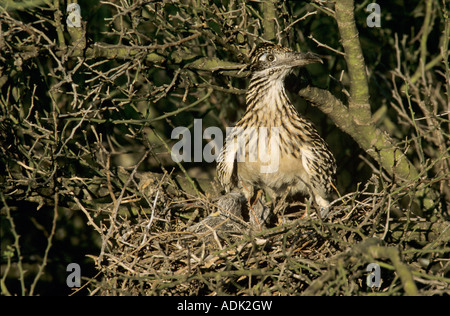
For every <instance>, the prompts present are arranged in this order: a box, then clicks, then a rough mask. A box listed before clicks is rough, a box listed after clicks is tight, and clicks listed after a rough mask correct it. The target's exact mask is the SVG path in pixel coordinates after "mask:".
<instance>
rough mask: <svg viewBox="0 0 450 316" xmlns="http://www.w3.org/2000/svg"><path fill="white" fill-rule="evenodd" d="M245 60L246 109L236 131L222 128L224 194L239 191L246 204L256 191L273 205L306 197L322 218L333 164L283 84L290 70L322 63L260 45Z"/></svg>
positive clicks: (219, 159) (278, 47)
mask: <svg viewBox="0 0 450 316" xmlns="http://www.w3.org/2000/svg"><path fill="white" fill-rule="evenodd" d="M249 60H250V63H249V65H248V66H249V68H250V83H249V86H248V89H247V92H246V107H247V108H246V111H245V113H244V115H243V116H242V118H241V119H240V120H239V121H238V122H237V123H236V124H235V126H234V127H231V128H227V134H226V138H225V141H224V145H223V147H222V149H221V150H220V152H219V155H218V157H217V166H216V170H217V178H218V180H219V182H220V184H221V185H222V186H223V187H224V189H225V191H226V192H232V191H234V190H238V191H241V192H242V191H243V193H244V195H245V197H246V199H247V200H248V201H249V202H250V199H251V198H253V197H254V194H255V192H257V191H256V190H258V191H259V190H263V191H264V192H266V193H267V194H268V195H269V196H270V198H271V200H273V201H275V200H278V199H280V198H281V197H283V196H286V197H293V196H296V195H297V194H301V195H303V196H308V195H309V197H310V198H311V199H313V200H314V201H315V202H316V203H317V205H318V206H319V207H320V211H321V212H322V214H326V213H327V212H328V211H327V210H328V208H329V205H330V197H331V195H332V192H333V188H335V185H334V183H335V176H336V160H335V158H334V156H333V154H332V152H331V150H330V148H329V146H328V144H327V143H326V142H325V141H324V140H323V138H322V137H321V136H320V135H319V133H318V131H317V129H316V128H315V127H314V125H313V123H311V122H310V121H309V120H308V119H306V118H304V117H303V116H302V115H300V114H299V112H298V111H297V110H296V109H295V107H294V105H293V104H292V102H291V101H290V99H289V97H288V95H287V93H286V88H285V79H286V77H287V76H288V75H289V74H291V73H292V72H293V70H294V69H295V68H297V67H304V66H306V65H308V64H312V63H322V59H321V58H320V57H319V56H318V55H316V54H314V53H311V52H306V53H304V52H296V51H293V50H292V49H290V48H287V47H284V46H281V45H278V44H272V43H264V44H262V45H259V46H258V47H257V48H256V49H255V51H254V52H253V54H251V56H250V59H249ZM261 149H262V150H261Z"/></svg>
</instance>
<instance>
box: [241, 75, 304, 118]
mask: <svg viewBox="0 0 450 316" xmlns="http://www.w3.org/2000/svg"><path fill="white" fill-rule="evenodd" d="M246 103H247V111H246V114H245V115H244V117H245V116H247V117H249V116H254V117H255V116H256V119H254V120H253V121H254V122H255V125H259V126H275V125H276V124H277V121H278V120H279V118H281V117H283V116H285V115H296V114H297V112H296V110H295V108H294V106H293V105H292V103H291V101H290V100H289V97H288V96H287V94H286V90H285V87H284V80H283V79H276V80H270V79H266V78H264V77H253V78H252V79H251V81H250V85H249V87H248V91H247V96H246Z"/></svg>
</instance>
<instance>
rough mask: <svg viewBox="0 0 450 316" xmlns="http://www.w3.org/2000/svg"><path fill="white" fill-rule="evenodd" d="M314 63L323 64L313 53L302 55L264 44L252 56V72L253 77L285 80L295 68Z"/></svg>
mask: <svg viewBox="0 0 450 316" xmlns="http://www.w3.org/2000/svg"><path fill="white" fill-rule="evenodd" d="M312 63H322V59H320V57H319V56H318V55H316V54H313V53H300V52H294V51H293V50H291V49H289V48H286V47H283V46H280V45H275V44H272V43H264V44H262V45H260V46H259V47H258V48H257V49H256V50H255V52H254V53H253V54H252V56H251V62H250V70H251V72H252V74H253V76H257V77H273V79H284V78H285V77H286V76H287V75H288V74H289V73H290V72H291V71H292V70H293V69H294V68H295V67H303V66H305V65H308V64H312Z"/></svg>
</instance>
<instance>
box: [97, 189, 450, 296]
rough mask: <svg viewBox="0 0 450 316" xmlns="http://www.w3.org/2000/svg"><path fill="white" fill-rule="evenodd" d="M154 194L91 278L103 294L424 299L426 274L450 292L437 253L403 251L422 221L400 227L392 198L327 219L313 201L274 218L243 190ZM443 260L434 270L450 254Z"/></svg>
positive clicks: (338, 206)
mask: <svg viewBox="0 0 450 316" xmlns="http://www.w3.org/2000/svg"><path fill="white" fill-rule="evenodd" d="M150 194H151V195H152V196H150V197H149V198H148V200H149V201H154V202H153V204H152V205H151V208H150V209H147V210H146V212H141V213H140V214H137V215H136V214H135V215H133V216H130V215H118V216H117V217H116V218H115V220H114V223H110V226H109V227H110V228H111V227H114V229H113V230H112V231H113V233H112V234H110V235H109V238H108V240H107V247H105V249H104V252H102V253H101V254H100V256H99V257H96V258H95V259H96V262H97V264H98V267H99V269H100V272H101V273H100V275H101V277H98V278H96V279H95V280H90V281H91V282H90V286H91V288H92V289H91V291H92V293H93V294H101V295H189V296H191V295H300V294H303V295H344V294H345V295H361V294H371V293H388V294H417V293H418V292H417V291H418V287H417V280H416V281H413V279H415V278H416V277H417V276H418V275H420V276H421V277H418V278H419V279H420V278H422V280H424V284H422V287H420V289H421V291H428V292H427V293H433V294H436V293H437V294H439V293H441V291H443V292H445V289H446V288H447V289H448V279H446V278H445V274H446V273H447V272H448V266H447V268H445V267H443V268H442V269H440V270H439V271H435V272H434V273H433V276H432V277H429V275H428V274H427V273H426V272H423V273H422V272H420V271H425V269H424V267H423V266H422V267H421V266H420V262H421V258H422V259H423V258H424V257H427V258H429V257H430V256H429V254H430V253H428V254H427V255H425V253H424V252H423V253H422V252H421V251H420V249H418V250H417V252H414V251H411V249H409V251H410V252H409V255H408V256H405V255H404V254H403V253H402V252H401V251H400V250H402V249H400V248H399V247H398V245H399V242H400V241H403V243H404V244H405V242H407V241H408V238H412V235H411V234H410V233H409V232H408V231H406V228H405V225H411V223H412V221H409V223H405V222H403V220H402V219H397V220H395V222H394V220H393V218H392V213H393V212H395V209H394V208H393V207H392V203H391V202H389V201H388V199H387V197H386V196H385V195H384V194H375V193H366V192H359V193H353V194H349V195H347V196H345V197H343V198H341V199H339V200H338V201H336V202H335V203H334V205H332V206H331V208H330V212H329V214H328V216H327V217H326V218H320V216H319V215H318V214H317V212H316V211H315V209H314V208H312V207H310V206H309V205H308V204H301V203H297V204H296V205H294V207H293V205H292V203H290V204H289V203H287V202H284V201H283V203H284V204H283V205H278V206H277V207H276V208H277V209H278V211H279V212H278V214H277V215H276V216H273V218H271V220H269V218H268V216H266V215H264V214H266V213H267V212H266V211H267V210H268V209H269V210H270V208H269V207H267V205H263V204H261V205H259V206H256V207H255V205H252V206H250V210H248V208H249V206H248V205H247V203H246V201H245V199H243V197H242V196H241V195H240V194H238V193H232V194H229V195H225V196H222V197H221V198H219V199H207V198H205V197H202V198H199V197H190V198H188V199H187V198H186V197H180V196H177V195H174V194H171V193H169V192H168V191H164V190H163V188H162V187H159V190H153V192H150ZM388 203H391V204H390V205H391V207H390V208H389V209H388V208H387V205H388ZM158 205H159V206H160V208H158ZM280 210H281V212H280ZM270 213H273V212H270ZM388 213H389V214H388ZM142 214H146V215H142ZM255 214H256V215H255ZM258 217H259V218H258ZM105 227H106V225H105ZM104 231H106V229H105V230H104ZM102 238H103V241H104V243H105V238H106V233H105V234H104V235H103V236H102ZM414 238H415V237H414ZM436 238H438V237H436ZM404 249H406V248H404ZM404 249H403V250H404ZM435 255H436V256H435V257H434V259H435V261H434V263H436V262H438V261H439V260H440V259H439V258H442V256H443V254H442V253H441V254H439V251H436V253H435ZM436 260H438V261H436ZM371 263H376V264H377V265H379V266H381V267H382V282H381V285H380V286H379V287H377V288H374V287H371V286H369V285H368V283H367V282H366V281H367V277H368V274H369V272H367V267H368V265H369V264H371ZM413 271H414V273H416V274H415V275H414V276H413ZM420 273H422V274H420ZM409 289H410V290H409ZM408 291H410V292H408ZM422 293H425V292H422Z"/></svg>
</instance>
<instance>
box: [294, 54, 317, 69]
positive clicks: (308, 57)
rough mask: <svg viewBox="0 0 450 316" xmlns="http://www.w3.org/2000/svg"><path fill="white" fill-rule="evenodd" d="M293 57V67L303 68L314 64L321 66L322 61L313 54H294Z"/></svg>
mask: <svg viewBox="0 0 450 316" xmlns="http://www.w3.org/2000/svg"><path fill="white" fill-rule="evenodd" d="M294 54H295V56H294V58H293V61H294V63H295V65H294V66H305V65H309V64H314V63H321V64H323V61H322V59H321V58H320V57H319V55H317V54H314V53H310V52H308V53H294Z"/></svg>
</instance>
